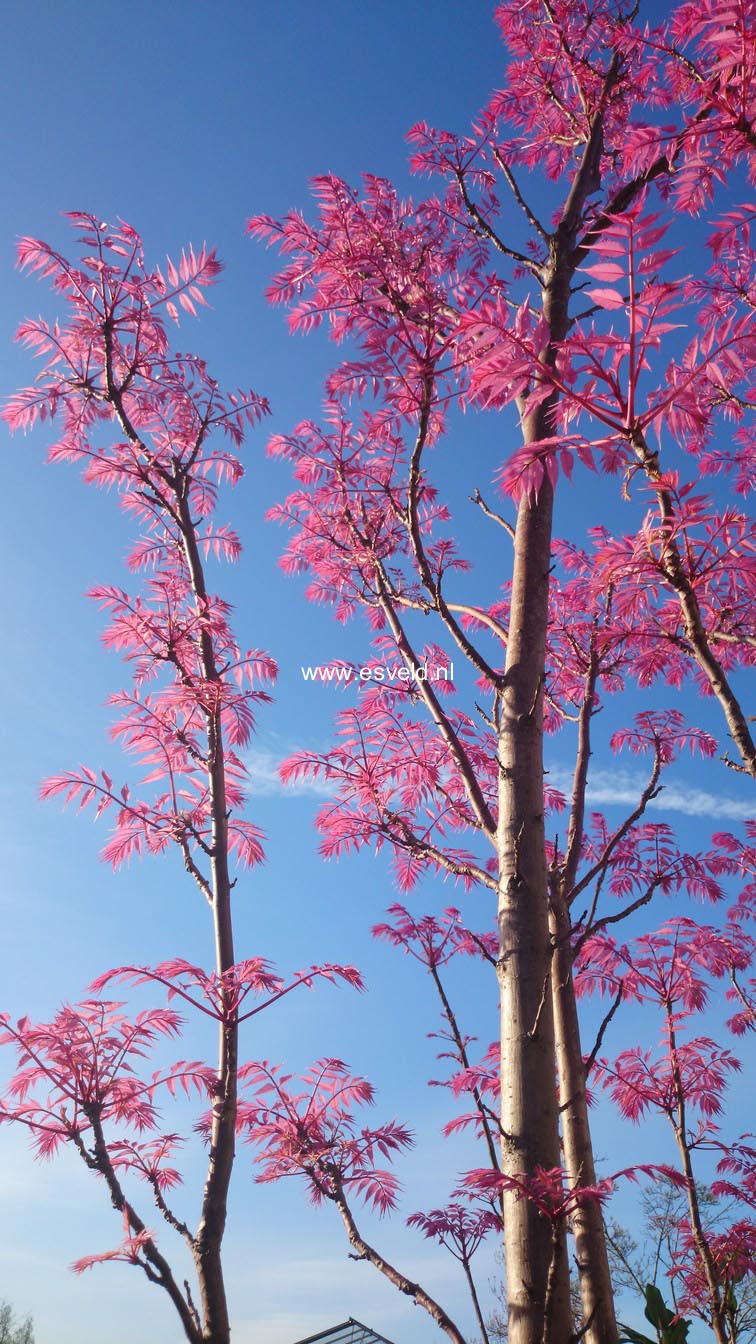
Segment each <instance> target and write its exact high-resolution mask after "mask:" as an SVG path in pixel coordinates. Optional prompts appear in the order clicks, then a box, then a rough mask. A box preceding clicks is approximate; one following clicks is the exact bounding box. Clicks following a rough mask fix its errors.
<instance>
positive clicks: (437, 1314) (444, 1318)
mask: <svg viewBox="0 0 756 1344" xmlns="http://www.w3.org/2000/svg"><path fill="white" fill-rule="evenodd" d="M328 1175H329V1177H330V1180H331V1187H332V1191H331V1193H330V1194H329V1196H328V1198H330V1199H331V1200H332V1201H333V1203H334V1204H335V1205H336V1207H337V1209H338V1210H339V1213H340V1214H341V1218H342V1222H343V1223H344V1226H345V1228H346V1232H347V1236H348V1238H349V1243H350V1245H351V1246H352V1247H353V1248H354V1251H355V1253H356V1255H357V1258H358V1259H360V1260H368V1261H369V1262H370V1264H371V1265H374V1266H375V1268H376V1269H377V1270H378V1271H379V1272H380V1273H381V1274H383V1275H384V1277H385V1278H387V1279H388V1281H389V1283H392V1284H393V1285H394V1287H395V1288H398V1289H399V1292H400V1293H404V1294H405V1296H407V1297H410V1298H412V1301H413V1302H416V1303H417V1305H418V1306H419V1307H422V1308H423V1309H424V1310H425V1311H427V1312H428V1315H429V1316H431V1318H432V1319H433V1320H434V1321H435V1322H436V1325H438V1326H439V1328H440V1329H441V1330H443V1331H444V1333H445V1334H446V1335H448V1337H449V1339H450V1340H452V1344H466V1340H465V1337H464V1335H463V1334H462V1332H461V1330H460V1329H459V1328H458V1327H457V1326H456V1325H455V1324H454V1321H453V1320H452V1319H451V1317H450V1316H448V1315H447V1313H446V1312H445V1311H444V1309H443V1307H441V1306H440V1305H439V1304H438V1302H436V1301H435V1299H434V1298H432V1297H431V1296H430V1294H429V1293H426V1291H425V1289H424V1288H422V1287H421V1286H420V1284H419V1283H413V1282H412V1280H411V1279H408V1278H407V1277H406V1275H405V1274H402V1272H401V1271H400V1270H398V1269H396V1268H395V1267H394V1265H392V1264H390V1263H389V1261H388V1260H386V1259H384V1257H383V1256H382V1255H381V1254H380V1252H379V1251H377V1250H376V1249H375V1247H373V1246H371V1245H370V1243H369V1242H367V1241H365V1239H364V1238H363V1237H362V1235H361V1234H360V1231H359V1229H358V1227H357V1224H356V1222H355V1220H354V1217H353V1215H352V1211H351V1209H350V1207H349V1204H348V1202H347V1198H346V1193H345V1190H344V1183H343V1181H342V1179H341V1176H340V1174H339V1172H338V1171H336V1170H335V1169H334V1170H331V1171H329V1173H328Z"/></svg>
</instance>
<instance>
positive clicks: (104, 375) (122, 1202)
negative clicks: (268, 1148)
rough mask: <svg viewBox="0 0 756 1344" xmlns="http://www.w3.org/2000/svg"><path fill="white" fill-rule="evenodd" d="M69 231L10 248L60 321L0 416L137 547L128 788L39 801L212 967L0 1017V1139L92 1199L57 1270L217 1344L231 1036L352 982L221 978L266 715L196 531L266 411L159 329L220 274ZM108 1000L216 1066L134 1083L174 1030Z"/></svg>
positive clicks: (256, 848) (121, 237)
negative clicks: (144, 988) (192, 1159)
mask: <svg viewBox="0 0 756 1344" xmlns="http://www.w3.org/2000/svg"><path fill="white" fill-rule="evenodd" d="M71 220H72V223H73V225H74V227H75V228H76V229H77V230H78V233H79V243H80V245H81V248H82V252H83V255H82V257H81V259H80V260H79V261H77V262H71V261H69V260H67V259H66V258H65V257H64V256H62V255H61V254H60V253H58V252H56V251H55V250H54V249H53V248H51V247H49V246H48V245H46V244H45V243H42V242H38V241H36V240H34V239H29V238H27V239H24V240H22V242H21V244H20V249H19V260H20V264H21V266H23V267H24V268H26V269H27V270H30V271H34V272H37V273H38V274H40V275H41V276H43V277H44V278H45V279H48V280H50V281H51V283H52V286H53V288H54V290H55V291H56V293H57V294H58V295H59V296H62V297H63V299H64V300H65V302H66V304H67V313H66V317H65V319H64V320H63V321H62V322H57V321H56V322H54V323H48V322H46V321H44V320H42V319H41V318H40V319H36V320H33V321H30V322H26V323H24V324H23V326H22V327H21V329H20V332H19V339H20V340H21V341H22V343H23V344H24V345H25V346H27V347H28V348H30V349H31V350H32V351H33V352H34V353H35V354H36V355H38V356H39V357H41V358H42V359H43V360H44V367H43V369H42V372H41V373H40V375H39V376H38V378H37V381H36V383H35V384H34V385H33V386H32V387H30V388H27V389H25V390H24V391H22V392H21V393H19V394H18V395H17V396H16V397H15V398H13V399H12V400H11V402H10V403H9V405H8V407H7V409H6V412H5V416H6V419H7V420H8V422H9V423H10V425H11V428H14V429H19V428H20V429H24V430H26V429H29V428H31V427H32V426H33V425H34V424H35V423H36V422H37V421H38V420H47V419H50V420H57V421H58V422H59V423H60V425H61V431H62V432H61V435H60V438H59V439H58V441H57V442H56V443H55V445H54V447H53V448H52V449H51V451H50V459H51V460H52V461H53V462H74V463H79V462H83V463H84V465H85V472H84V476H85V480H86V481H87V482H89V483H91V484H95V485H98V486H104V487H110V488H112V489H114V490H115V491H116V492H117V494H118V497H119V502H120V504H121V506H122V508H123V509H124V510H125V511H126V513H127V515H128V516H129V517H130V518H132V519H133V520H134V521H135V522H136V524H137V526H138V528H139V537H138V540H137V541H136V543H135V545H134V548H133V550H132V552H131V554H130V556H129V560H128V563H129V567H130V569H131V571H132V572H133V574H134V575H135V582H137V583H140V586H139V587H137V590H136V592H134V593H129V592H127V591H125V590H123V589H121V588H119V587H116V586H115V585H100V586H98V587H96V588H94V589H93V590H92V593H91V596H92V598H93V599H94V600H95V601H96V602H97V603H98V604H99V605H100V606H101V607H102V608H103V609H104V610H105V611H106V613H107V615H108V618H109V625H108V628H107V630H106V633H105V643H106V645H107V646H108V647H109V648H111V649H113V650H115V651H116V652H118V653H120V654H121V656H122V657H123V658H124V660H125V661H126V663H127V665H128V666H129V668H130V669H131V672H132V676H133V680H132V683H131V686H130V687H129V688H128V689H127V690H123V691H120V692H118V693H117V694H116V695H114V696H112V697H111V701H110V703H111V704H112V705H113V707H114V709H115V710H116V711H117V714H118V717H117V720H116V724H115V726H114V729H113V736H114V738H115V739H116V741H117V742H118V743H119V744H120V745H121V746H122V747H123V748H124V749H125V751H126V752H127V753H129V754H130V755H131V756H133V758H134V759H135V760H136V762H137V763H138V765H139V766H140V767H141V769H142V770H143V772H144V773H143V777H142V779H141V782H140V786H139V789H138V791H135V792H132V791H131V789H130V788H129V786H128V785H126V784H125V785H123V787H121V788H119V787H117V786H116V785H114V783H113V780H112V778H111V776H110V775H109V774H108V773H107V771H105V770H102V771H100V772H96V771H94V770H91V769H89V768H88V767H85V766H81V767H79V768H77V769H74V770H71V771H67V772H66V773H64V774H61V775H58V776H56V777H55V778H53V779H50V780H48V781H47V782H46V783H45V785H44V786H43V789H42V794H43V796H44V797H48V798H51V797H52V798H57V797H60V798H63V799H64V801H65V802H66V803H74V802H75V803H76V804H77V805H78V807H79V808H82V807H86V806H90V805H91V806H93V807H94V808H95V815H96V816H100V815H101V814H102V813H105V812H109V813H110V814H111V815H113V814H114V815H115V825H114V828H113V830H112V832H111V835H110V838H109V840H108V842H107V844H106V845H105V848H104V850H103V852H102V857H103V859H105V860H106V861H107V862H109V863H110V864H112V865H113V866H114V867H116V868H117V867H119V866H120V865H122V864H123V863H125V862H127V861H128V860H129V859H130V858H131V857H133V856H136V855H140V854H162V853H164V852H165V851H167V850H169V849H173V850H174V851H177V853H178V856H179V857H180V859H181V862H182V865H183V867H184V868H185V870H186V873H187V875H188V877H189V878H190V879H191V881H192V883H193V885H194V887H195V889H196V890H197V892H198V893H199V895H200V897H201V898H202V900H203V901H204V902H205V903H206V905H207V908H208V912H209V916H210V934H211V937H210V939H209V940H208V941H209V945H210V946H211V947H212V965H211V968H210V969H209V970H205V969H203V968H201V967H197V966H193V965H190V964H189V963H188V962H187V961H185V960H184V959H182V958H181V957H178V956H176V957H173V958H172V959H171V960H169V961H164V962H161V963H160V964H159V965H157V966H131V967H120V968H119V969H118V970H116V971H110V972H107V973H106V974H105V975H103V976H101V977H100V978H99V980H98V981H97V982H96V983H95V984H94V985H93V986H92V987H91V991H90V995H89V997H88V998H87V999H86V1000H85V1001H84V1002H83V1003H80V1004H77V1005H73V1006H71V1005H65V1006H64V1007H63V1008H62V1009H61V1010H60V1011H59V1012H58V1013H57V1014H56V1016H55V1017H54V1018H53V1020H52V1021H50V1022H46V1023H33V1022H31V1021H30V1019H29V1018H28V1017H22V1018H21V1019H20V1020H18V1021H14V1020H12V1019H11V1018H10V1017H9V1016H8V1015H4V1017H3V1030H2V1036H1V1039H2V1041H3V1043H5V1044H9V1045H11V1046H14V1047H15V1048H16V1051H17V1055H18V1065H19V1068H18V1072H17V1073H16V1074H15V1077H14V1078H13V1080H12V1082H11V1084H10V1087H9V1089H8V1092H7V1093H6V1096H5V1098H4V1100H3V1102H2V1107H1V1109H0V1119H2V1120H3V1121H13V1122H16V1123H19V1124H22V1125H24V1126H25V1127H26V1128H27V1129H28V1130H29V1131H30V1134H31V1136H32V1139H33V1142H34V1145H35V1147H36V1150H37V1153H38V1155H39V1156H41V1157H43V1158H48V1157H51V1156H53V1155H54V1154H55V1152H56V1151H57V1150H58V1149H59V1148H60V1147H61V1146H62V1145H64V1144H66V1145H68V1146H70V1147H71V1148H72V1149H73V1150H74V1151H75V1152H77V1153H78V1155H79V1157H80V1158H81V1160H82V1162H83V1163H84V1164H85V1166H86V1167H87V1168H88V1169H89V1170H90V1171H93V1172H95V1173H96V1174H97V1175H98V1176H100V1177H101V1178H102V1179H103V1181H104V1184H105V1188H106V1189H107V1192H108V1195H109V1198H110V1202H111V1204H112V1205H113V1207H114V1208H115V1209H116V1210H117V1211H118V1213H119V1215H120V1218H121V1221H122V1226H123V1240H122V1241H121V1243H120V1244H119V1245H118V1246H117V1247H116V1248H115V1249H113V1250H110V1251H106V1252H104V1253H99V1254H95V1255H90V1256H85V1257H84V1258H82V1259H80V1260H79V1261H78V1262H77V1264H76V1266H75V1268H76V1269H78V1270H83V1269H86V1268H89V1267H90V1266H91V1265H93V1264H95V1263H97V1262H98V1261H102V1260H120V1261H125V1262H127V1263H129V1264H132V1265H136V1266H137V1267H138V1268H140V1269H141V1270H142V1271H143V1273H144V1274H145V1275H146V1277H147V1279H148V1280H149V1281H150V1282H151V1283H153V1284H156V1285H157V1286H159V1287H160V1288H161V1289H162V1290H163V1291H164V1292H165V1293H166V1294H167V1296H168V1298H169V1299H170V1301H171V1303H172V1304H173V1307H174V1308H175V1310H176V1312H177V1314H178V1317H179V1320H180V1322H181V1325H182V1327H183V1330H184V1334H185V1335H186V1338H187V1339H188V1340H189V1341H191V1344H200V1341H202V1344H228V1340H229V1334H230V1326H229V1311H228V1303H227V1295H226V1287H225V1281H224V1274H223V1257H222V1251H223V1238H224V1232H225V1227H226V1211H227V1199H228V1191H229V1186H230V1182H231V1175H232V1170H233V1165H234V1156H235V1147H236V1136H237V1129H238V1126H239V1097H238V1091H239V1084H240V1081H241V1082H242V1083H243V1084H244V1085H245V1086H247V1085H249V1084H250V1080H251V1078H252V1071H251V1070H250V1066H245V1067H244V1068H242V1067H241V1066H240V1061H239V1030H240V1027H241V1025H242V1024H243V1023H244V1022H245V1021H246V1020H247V1019H249V1018H251V1017H253V1016H255V1015H257V1014H258V1013H260V1012H261V1011H262V1010H263V1009H264V1008H267V1007H269V1006H270V1005H272V1004H274V1003H276V1002H277V1001H278V1000H279V999H280V998H281V997H282V996H283V995H285V994H288V993H289V992H290V991H291V990H292V989H294V988H296V987H298V986H310V985H312V984H313V982H314V981H315V980H317V979H318V978H325V979H326V980H334V979H337V978H339V979H342V980H345V981H346V982H347V983H349V984H352V985H355V986H358V985H359V983H360V981H359V976H358V975H357V972H356V971H354V970H353V969H352V968H350V967H342V966H330V965H328V966H317V967H311V968H309V969H308V970H306V971H302V972H299V973H297V974H295V975H293V976H291V977H289V978H288V979H284V978H282V977H280V976H279V975H278V974H277V973H276V972H275V970H274V968H273V967H272V966H271V965H270V964H269V963H268V962H267V961H266V960H265V959H264V958H262V957H259V956H252V957H247V958H245V959H238V958H237V953H236V950H235V946H234V926H233V917H232V892H233V888H234V886H235V885H236V880H237V879H236V877H234V876H232V869H233V867H234V866H235V867H236V869H237V870H238V871H241V872H244V871H245V870H247V869H250V868H254V866H255V865H256V864H257V863H259V861H260V860H261V858H262V846H261V839H262V837H261V833H260V831H259V829H258V828H257V827H256V826H255V825H254V824H253V823H252V822H251V821H249V820H247V819H246V818H245V817H244V815H243V807H244V801H245V793H244V784H245V778H246V773H247V772H246V768H245V766H244V764H243V761H242V758H241V756H240V754H239V752H240V751H241V750H242V749H244V748H246V747H247V745H248V744H249V741H250V736H251V733H252V730H253V726H254V712H255V709H256V707H257V706H258V705H259V704H260V703H265V702H267V700H268V694H267V691H266V690H265V689H264V687H265V685H266V683H269V682H270V681H271V680H272V679H273V677H274V675H275V665H274V663H273V661H272V659H271V658H270V657H269V656H268V655H267V654H264V653H260V652H258V651H257V650H244V649H241V648H240V647H239V645H238V644H237V642H236V639H235V637H234V635H233V632H232V629H231V625H230V614H231V612H230V608H229V606H228V603H226V602H225V601H224V600H223V599H222V598H220V597H218V596H216V595H215V594H214V593H213V591H212V590H211V588H210V587H209V584H208V579H207V575H206V562H207V560H208V558H209V557H213V558H215V559H221V558H222V559H226V560H234V559H236V557H237V555H238V553H239V549H240V547H239V541H238V538H237V537H236V535H235V534H234V532H233V531H232V530H231V529H230V528H229V527H228V526H226V525H225V524H223V523H220V522H218V521H217V520H216V518H215V507H216V498H217V494H218V489H219V487H220V486H221V485H224V484H233V483H234V482H235V481H237V480H238V478H239V476H240V475H241V472H242V467H241V464H240V462H239V460H238V458H237V456H236V452H237V449H238V448H239V447H240V446H241V443H242V440H243V436H244V430H245V426H246V425H247V424H249V425H255V424H256V423H257V422H258V420H259V418H260V416H261V415H263V414H264V412H265V411H266V404H265V402H264V400H263V399H262V398H260V397H258V396H257V395H256V394H255V393H253V392H242V391H238V392H233V393H228V394H226V393H224V392H222V391H221V389H220V388H219V386H218V384H217V383H216V382H215V380H214V379H213V378H212V377H211V376H210V374H209V373H208V371H207V369H206V366H205V364H204V362H203V361H202V360H201V359H199V358H198V357H197V356H193V355H181V354H175V353H173V352H172V351H171V348H170V345H169V342H168V338H167V334H166V329H165V325H164V318H165V316H168V317H170V318H173V319H174V320H176V319H177V318H178V313H179V308H183V309H184V310H185V311H186V312H188V313H190V314H194V313H195V311H196V308H197V306H198V305H200V304H203V303H204V302H205V298H204V290H205V289H206V287H207V286H208V285H210V284H212V283H213V282H214V281H215V280H216V278H217V276H218V273H219V271H220V264H219V262H218V261H217V259H216V257H215V254H214V252H212V251H207V250H205V249H204V248H203V249H202V251H201V252H199V253H195V252H194V251H193V250H192V249H191V248H190V249H189V250H188V251H187V252H183V253H182V255H181V260H180V262H179V264H178V265H176V266H174V264H173V263H172V262H170V261H169V262H168V266H167V271H166V274H165V275H163V273H162V272H161V271H160V270H159V269H158V268H154V269H152V270H150V269H148V268H147V267H146V264H145V261H144V257H143V253H142V246H141V242H140V239H139V237H138V235H137V234H136V233H135V232H134V230H133V229H131V228H130V227H129V226H128V225H126V224H123V223H121V224H119V225H118V226H117V227H115V228H109V227H108V226H107V225H106V224H103V223H101V222H100V221H99V220H98V219H97V218H95V217H93V216H91V215H85V214H75V215H72V216H71ZM113 431H115V438H114V437H113ZM140 580H141V582H140ZM114 982H123V983H126V984H130V985H144V984H146V985H148V986H150V987H151V988H152V990H153V991H154V990H156V989H157V990H159V991H160V992H161V993H163V994H165V995H166V996H167V998H168V1000H173V1001H174V1003H176V1002H178V1003H179V1004H180V1005H182V1007H184V1008H185V1009H189V1010H190V1011H193V1012H194V1013H196V1014H199V1015H201V1020H203V1021H204V1022H207V1021H208V1020H209V1021H210V1022H211V1023H212V1024H213V1025H214V1028H215V1030H216V1033H217V1055H216V1060H215V1063H214V1064H211V1065H208V1064H206V1063H205V1062H204V1061H200V1062H193V1061H187V1060H181V1061H179V1062H178V1063H176V1064H168V1065H165V1064H162V1063H161V1062H160V1061H158V1067H157V1068H155V1069H153V1070H152V1071H150V1070H147V1069H146V1066H145V1060H146V1059H147V1058H148V1057H149V1056H150V1055H151V1054H152V1052H153V1051H154V1050H155V1049H157V1048H158V1047H159V1046H160V1043H161V1041H164V1040H166V1039H167V1040H170V1039H172V1038H174V1037H175V1036H177V1035H178V1033H179V1032H180V1030H181V1025H182V1020H181V1018H180V1016H179V1014H178V1013H177V1012H176V1011H175V1008H174V1007H173V1006H171V1007H150V1008H147V1009H145V1010H143V1011H141V1012H138V1013H136V1014H135V1015H130V1014H129V1013H127V1012H124V1011H123V1008H124V1005H123V1004H122V1003H121V1002H119V1001H114V1000H111V999H109V998H107V997H106V996H105V991H106V990H107V989H108V988H109V987H110V985H111V984H112V983H114ZM177 1090H183V1091H184V1092H185V1093H187V1094H190V1093H192V1092H196V1093H197V1094H198V1095H199V1098H200V1100H201V1103H202V1108H203V1111H205V1112H206V1113H205V1114H204V1116H203V1118H202V1119H201V1121H200V1127H201V1129H202V1132H203V1133H204V1136H205V1138H206V1141H207V1152H208V1156H207V1168H206V1175H205V1181H204V1186H203V1189H202V1193H201V1198H200V1200H199V1210H198V1214H197V1216H196V1220H195V1221H194V1222H193V1223H192V1225H190V1222H189V1221H188V1220H187V1219H186V1218H185V1217H183V1216H181V1215H180V1214H179V1213H178V1212H177V1211H176V1208H175V1205H174V1191H175V1188H176V1187H177V1186H178V1185H179V1184H180V1182H181V1176H180V1172H179V1170H178V1168H177V1166H176V1165H175V1163H176V1157H177V1153H178V1152H179V1151H180V1147H181V1144H182V1142H183V1140H182V1138H181V1136H180V1135H179V1134H178V1133H175V1132H173V1131H171V1130H169V1129H166V1128H164V1125H163V1122H162V1119H161V1115H160V1111H159V1109H158V1103H159V1102H160V1100H161V1099H169V1098H170V1096H175V1094H176V1092H177ZM363 1099H365V1098H364V1097H363ZM386 1142H387V1143H389V1144H390V1142H391V1139H390V1138H389V1139H387V1140H386ZM366 1170H367V1162H365V1163H363V1171H366ZM140 1181H141V1182H143V1183H144V1184H145V1185H146V1187H147V1191H148V1195H149V1200H150V1203H151V1204H152V1205H153V1206H154V1210H153V1215H152V1216H153V1219H154V1218H155V1217H156V1218H157V1219H158V1222H159V1224H160V1225H162V1227H163V1235H164V1236H165V1237H168V1238H170V1237H171V1236H173V1237H174V1238H177V1239H178V1241H179V1242H180V1243H181V1242H183V1245H184V1250H183V1255H182V1256H181V1257H180V1259H179V1262H178V1263H181V1259H185V1258H186V1253H187V1252H188V1254H189V1258H190V1262H192V1263H193V1269H194V1274H195V1286H194V1287H192V1285H191V1284H190V1282H189V1280H188V1278H187V1279H184V1280H183V1281H182V1277H181V1276H180V1273H179V1271H178V1269H177V1268H176V1266H175V1263H174V1261H173V1259H172V1256H171V1254H170V1253H168V1252H164V1249H163V1237H162V1236H161V1237H158V1235H157V1234H156V1233H155V1232H154V1231H153V1230H152V1228H151V1227H150V1225H149V1222H148V1219H147V1215H146V1214H145V1212H144V1207H143V1196H142V1197H141V1198H140V1195H139V1191H138V1183H139V1182H140ZM132 1187H134V1189H132ZM140 1209H141V1212H140Z"/></svg>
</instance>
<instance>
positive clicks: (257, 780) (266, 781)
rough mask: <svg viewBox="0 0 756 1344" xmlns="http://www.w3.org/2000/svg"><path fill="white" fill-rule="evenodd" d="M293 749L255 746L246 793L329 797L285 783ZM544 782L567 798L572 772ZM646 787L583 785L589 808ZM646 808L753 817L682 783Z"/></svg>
mask: <svg viewBox="0 0 756 1344" xmlns="http://www.w3.org/2000/svg"><path fill="white" fill-rule="evenodd" d="M295 750H296V748H294V747H290V748H289V749H288V750H283V749H279V750H278V751H273V750H271V749H270V748H267V747H255V748H254V749H253V750H252V751H251V752H250V753H249V754H248V756H247V758H246V765H247V768H248V769H249V771H250V783H249V792H250V793H251V794H252V795H254V796H255V797H257V798H332V797H333V796H334V791H335V789H334V785H333V783H329V781H328V780H325V779H322V778H319V779H312V778H308V779H299V780H296V781H293V782H290V783H288V784H284V782H283V780H282V779H281V775H280V767H281V765H282V763H283V762H284V761H285V760H286V759H287V758H288V757H289V756H291V755H293V753H294V751H295ZM548 782H549V783H550V784H551V785H553V786H554V787H555V788H557V789H560V790H561V791H562V792H563V793H565V794H567V796H568V797H569V793H570V790H571V788H572V771H571V770H569V769H566V768H564V767H562V766H556V767H554V768H553V769H551V770H549V773H548ZM646 783H647V776H645V775H643V774H641V772H640V771H633V770H606V769H604V770H593V771H592V773H591V777H590V781H589V784H588V792H587V802H588V804H589V806H592V807H597V806H601V807H635V806H636V805H637V803H638V801H639V799H640V796H641V794H642V792H643V789H644V788H645V786H646ZM648 806H649V809H654V810H655V811H657V812H680V813H682V814H683V815H684V816H688V817H713V818H716V819H719V820H723V821H748V820H750V818H751V817H753V815H754V807H753V804H752V803H750V802H748V801H747V800H746V799H740V798H733V797H731V796H729V795H727V794H720V793H710V792H709V791H708V790H706V789H698V788H696V787H695V785H692V784H686V783H684V782H683V781H681V780H670V781H669V782H668V783H664V784H663V787H662V789H661V792H660V793H659V794H658V795H657V797H656V798H652V800H651V802H650V803H649V805H648Z"/></svg>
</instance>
